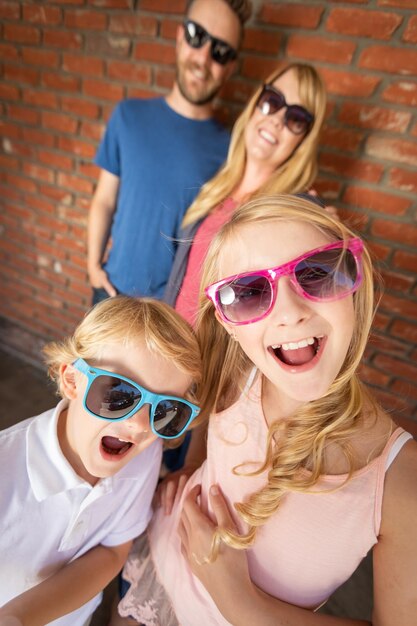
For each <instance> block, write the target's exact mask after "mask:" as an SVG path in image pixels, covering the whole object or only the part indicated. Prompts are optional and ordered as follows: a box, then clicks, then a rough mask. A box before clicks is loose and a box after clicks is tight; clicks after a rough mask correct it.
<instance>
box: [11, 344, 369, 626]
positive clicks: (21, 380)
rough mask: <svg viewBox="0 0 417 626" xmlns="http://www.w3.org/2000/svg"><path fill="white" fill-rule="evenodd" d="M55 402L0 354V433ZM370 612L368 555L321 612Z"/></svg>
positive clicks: (109, 593)
mask: <svg viewBox="0 0 417 626" xmlns="http://www.w3.org/2000/svg"><path fill="white" fill-rule="evenodd" d="M56 402H57V397H56V396H55V390H54V388H53V387H52V386H51V385H50V384H49V383H48V381H47V377H46V374H45V373H44V372H43V371H42V370H41V369H37V368H36V367H33V366H32V365H29V364H27V363H25V362H23V361H21V360H20V359H19V358H17V357H15V356H12V355H10V354H8V353H5V352H3V351H0V406H1V411H0V429H3V428H7V427H8V426H11V425H12V424H15V423H16V422H19V421H21V420H23V419H26V418H27V417H31V416H33V415H37V414H39V413H42V411H45V410H47V409H49V408H51V407H53V406H54V405H55V404H56ZM115 589H116V586H115V582H113V583H111V584H110V585H109V587H108V589H107V590H106V592H105V597H104V601H103V604H102V605H101V607H99V608H98V609H97V611H96V613H95V615H94V617H93V620H92V623H91V626H107V624H108V615H109V606H110V603H111V600H112V598H113V595H114V593H115ZM371 611H372V560H371V557H370V556H369V555H368V557H367V558H366V559H364V561H363V562H362V563H361V564H360V566H359V568H358V569H357V571H356V572H355V573H354V574H353V576H352V577H351V578H350V579H349V580H348V581H347V582H346V583H345V584H344V585H343V586H342V587H340V589H338V591H337V592H336V593H335V594H334V595H333V596H332V597H331V598H330V600H329V601H328V602H327V604H326V606H325V607H323V608H322V609H321V610H320V612H321V613H327V614H330V615H338V616H340V617H350V618H356V619H368V620H369V619H370V615H371ZM161 626H163V625H161ZM196 626H204V622H202V621H201V620H200V621H199V623H198V624H196Z"/></svg>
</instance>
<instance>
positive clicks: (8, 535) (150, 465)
mask: <svg viewBox="0 0 417 626" xmlns="http://www.w3.org/2000/svg"><path fill="white" fill-rule="evenodd" d="M66 406H67V402H66V401H65V400H63V401H61V402H60V403H59V404H58V406H57V407H56V408H55V409H51V410H50V411H46V412H45V413H43V414H42V415H39V416H37V417H34V418H30V419H28V420H25V421H24V422H21V423H19V424H16V425H15V426H12V427H11V428H8V429H6V430H4V431H2V432H0V475H1V477H2V480H1V484H2V486H1V490H0V511H1V514H0V606H1V605H3V604H4V603H5V602H7V601H8V600H10V599H11V598H12V597H15V596H16V595H18V594H19V593H22V592H23V591H24V590H25V589H28V588H30V587H32V586H33V585H35V584H37V583H38V582H40V581H42V580H44V579H45V578H47V577H48V576H50V575H51V574H53V573H54V572H55V571H56V570H58V569H59V568H60V567H62V566H63V565H65V563H68V562H69V561H71V560H73V559H75V558H77V557H79V556H81V555H82V554H84V553H85V552H87V550H89V549H90V548H92V547H94V546H97V545H99V544H102V545H107V546H115V545H119V544H122V543H125V542H126V541H129V540H130V539H133V538H134V537H136V536H137V535H139V534H141V533H142V532H143V531H144V530H145V528H146V526H147V524H148V522H149V520H150V517H151V514H152V511H151V501H152V496H153V493H154V490H155V487H156V484H157V480H158V474H159V468H160V463H161V454H162V445H161V441H159V440H158V441H155V442H154V443H152V444H151V445H150V446H149V448H146V449H145V450H144V451H143V452H141V453H140V454H139V455H138V456H137V457H135V458H134V459H132V460H131V461H130V462H129V463H128V464H127V465H126V466H125V467H123V468H122V469H121V470H120V471H119V472H118V473H117V474H115V475H114V476H111V477H109V478H103V479H101V480H99V481H98V483H97V484H96V485H95V486H94V487H92V486H91V485H90V484H89V483H87V482H86V481H84V480H82V479H81V478H80V477H79V476H78V475H77V474H76V473H75V471H74V470H73V469H72V467H71V465H70V464H69V463H68V461H67V460H66V458H65V457H64V455H63V454H62V451H61V448H60V446H59V442H58V437H57V421H58V416H59V414H60V413H61V411H62V410H63V409H64V408H65V407H66ZM68 591H69V593H70V590H68ZM100 600H101V594H99V595H97V596H96V597H95V598H93V599H92V600H91V601H90V602H88V603H87V604H85V605H84V606H83V607H81V608H80V609H78V610H77V611H74V612H73V613H71V614H68V615H67V616H65V617H61V618H59V619H58V620H55V621H54V622H51V624H54V626H58V625H59V626H78V625H80V626H81V625H82V624H84V622H85V621H86V620H87V618H88V617H89V616H90V615H91V614H92V613H93V611H94V609H95V608H96V607H97V606H98V604H99V603H100Z"/></svg>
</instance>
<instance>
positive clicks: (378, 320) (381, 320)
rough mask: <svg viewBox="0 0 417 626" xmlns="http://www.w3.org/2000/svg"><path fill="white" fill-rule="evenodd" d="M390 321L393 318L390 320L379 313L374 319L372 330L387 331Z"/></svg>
mask: <svg viewBox="0 0 417 626" xmlns="http://www.w3.org/2000/svg"><path fill="white" fill-rule="evenodd" d="M390 319H391V318H389V317H388V316H387V315H383V314H382V313H380V312H379V311H377V313H376V315H375V317H374V321H373V324H372V328H373V329H376V330H379V331H380V332H382V331H385V330H386V329H387V326H388V322H389V321H390Z"/></svg>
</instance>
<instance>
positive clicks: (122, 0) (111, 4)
mask: <svg viewBox="0 0 417 626" xmlns="http://www.w3.org/2000/svg"><path fill="white" fill-rule="evenodd" d="M90 4H94V6H96V7H100V8H103V9H132V3H131V0H93V1H92V2H90Z"/></svg>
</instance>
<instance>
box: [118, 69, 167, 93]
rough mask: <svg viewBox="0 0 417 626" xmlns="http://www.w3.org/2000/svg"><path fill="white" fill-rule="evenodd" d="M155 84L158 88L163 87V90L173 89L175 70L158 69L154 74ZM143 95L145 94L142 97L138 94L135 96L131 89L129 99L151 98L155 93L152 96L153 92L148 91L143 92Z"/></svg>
mask: <svg viewBox="0 0 417 626" xmlns="http://www.w3.org/2000/svg"><path fill="white" fill-rule="evenodd" d="M154 76H155V78H154V84H155V85H156V86H157V87H162V88H163V89H167V90H168V89H171V87H172V84H173V82H174V80H175V70H174V69H173V68H172V69H171V68H166V69H165V68H157V69H156V70H155V72H154ZM134 90H136V87H135V88H134ZM141 91H142V93H143V94H144V95H143V96H140V95H139V94H138V93H136V95H135V96H133V91H132V92H131V91H130V88H129V90H128V93H129V97H135V98H149V97H151V96H152V95H155V93H153V94H152V92H151V91H150V90H149V89H148V90H145V92H144V91H143V90H141Z"/></svg>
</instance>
